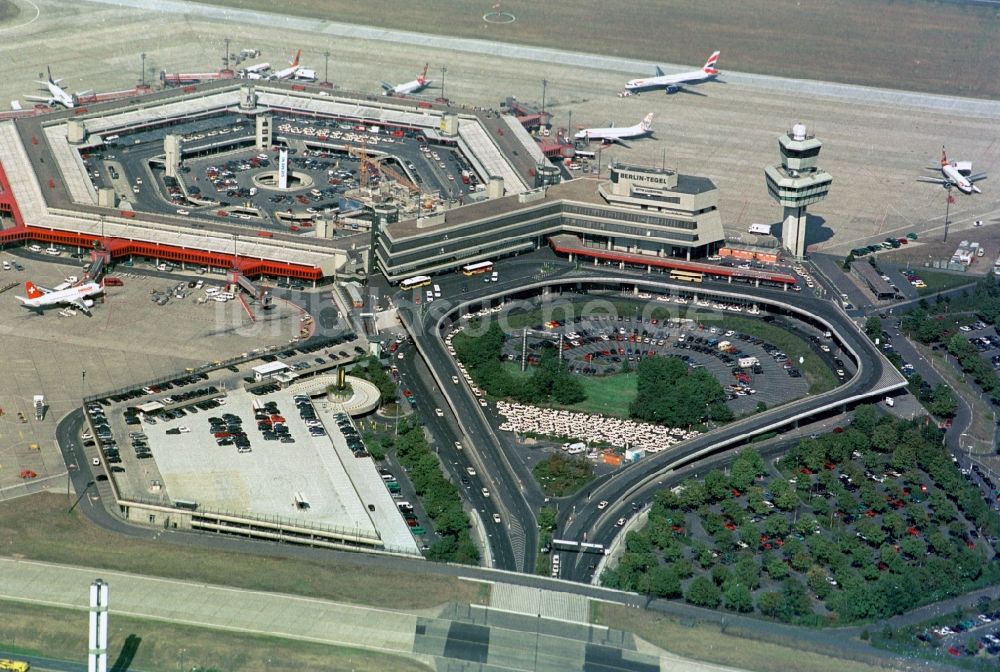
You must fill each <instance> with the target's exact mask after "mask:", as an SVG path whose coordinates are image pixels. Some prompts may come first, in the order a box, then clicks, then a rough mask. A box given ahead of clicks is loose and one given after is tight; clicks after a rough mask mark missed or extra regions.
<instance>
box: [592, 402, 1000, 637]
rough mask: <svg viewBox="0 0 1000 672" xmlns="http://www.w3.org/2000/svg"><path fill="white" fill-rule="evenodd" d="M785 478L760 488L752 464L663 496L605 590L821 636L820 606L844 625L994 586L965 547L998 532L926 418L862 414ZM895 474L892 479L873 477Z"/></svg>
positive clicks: (743, 457) (760, 466) (996, 574)
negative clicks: (813, 628)
mask: <svg viewBox="0 0 1000 672" xmlns="http://www.w3.org/2000/svg"><path fill="white" fill-rule="evenodd" d="M779 465H780V468H781V470H782V471H783V472H784V473H783V474H782V475H781V476H778V477H772V478H769V479H766V480H762V479H761V478H760V477H761V476H762V475H765V474H766V469H765V464H764V462H763V460H762V459H761V457H760V455H759V454H757V453H756V452H755V451H752V450H748V451H744V452H743V453H741V454H739V455H738V456H736V457H735V458H734V460H733V462H732V464H731V466H730V470H729V473H728V474H727V473H725V472H723V471H720V470H718V469H713V470H710V471H708V472H707V473H705V474H704V475H703V476H702V477H701V478H700V479H688V480H687V481H685V482H684V483H682V484H681V486H679V487H677V488H675V489H674V490H673V491H668V490H664V491H661V492H658V493H657V495H656V497H655V498H654V501H653V503H652V505H651V507H650V511H649V519H648V523H647V525H646V526H645V527H644V528H643V529H641V530H637V531H632V532H630V533H629V534H628V536H627V537H626V544H625V553H624V555H623V556H622V558H621V561H620V562H619V563H618V565H617V566H615V567H613V568H609V569H607V570H605V572H604V573H603V574H602V575H601V580H602V582H603V583H604V584H605V585H608V586H613V587H618V588H622V589H625V590H634V591H640V592H645V593H648V594H650V595H654V596H657V597H665V598H681V597H683V599H685V600H686V601H688V602H690V603H692V604H696V605H699V606H705V607H710V608H725V609H730V610H734V611H754V610H756V611H758V612H759V613H761V614H763V615H765V616H768V617H771V618H775V619H778V620H782V621H786V622H793V623H801V624H817V623H819V622H820V620H821V616H820V615H819V614H818V613H817V612H816V611H814V604H815V603H816V602H817V601H818V602H822V603H824V604H825V607H826V609H827V610H829V611H830V612H832V613H833V614H834V618H835V620H836V621H837V622H839V623H852V622H858V621H864V620H872V619H883V618H887V617H889V616H892V615H895V614H899V613H903V612H905V611H907V610H910V609H913V608H914V607H916V606H920V605H922V604H926V603H928V602H933V601H938V600H941V599H945V598H947V597H950V596H954V595H959V594H962V593H963V592H965V591H967V590H969V589H971V588H972V587H975V586H982V585H991V584H995V583H996V582H997V581H998V580H1000V565H998V563H995V562H992V563H991V562H988V561H987V557H986V554H985V553H984V552H983V549H982V547H981V545H980V544H972V547H971V548H970V547H969V543H970V541H969V540H970V537H969V536H968V535H969V530H970V528H976V529H978V530H979V532H980V536H981V538H982V537H985V538H993V537H996V536H1000V519H998V518H997V517H996V516H995V515H992V513H991V511H990V509H989V507H988V505H987V504H986V503H985V502H984V501H983V499H982V496H981V494H980V493H979V491H978V490H977V489H976V488H975V487H974V486H973V485H971V484H970V483H968V482H967V481H966V480H965V479H964V478H962V476H961V474H960V473H959V472H958V470H957V468H956V467H955V466H954V464H953V463H952V461H951V458H950V456H949V455H948V453H947V452H946V451H945V449H944V448H943V446H942V445H941V434H940V430H938V429H937V427H936V426H935V425H934V424H933V423H927V422H925V419H924V418H920V419H917V420H911V421H905V420H898V419H895V418H892V417H888V416H882V415H881V414H880V413H879V412H878V410H877V409H876V408H875V407H873V406H862V407H860V408H858V409H857V410H856V412H855V415H854V418H853V422H852V423H851V426H850V427H849V428H848V429H846V430H844V431H841V432H837V433H830V434H825V435H821V436H819V437H817V438H816V439H805V440H802V441H800V442H799V443H798V444H797V445H795V446H793V447H792V448H791V449H789V451H788V452H787V454H786V455H785V456H783V457H782V458H781V460H780V462H779ZM890 468H891V469H894V470H895V471H896V472H898V473H899V474H900V475H899V476H898V477H892V478H889V479H887V480H885V481H877V480H875V479H874V478H871V477H870V476H877V475H879V474H882V473H885V472H886V470H888V469H890Z"/></svg>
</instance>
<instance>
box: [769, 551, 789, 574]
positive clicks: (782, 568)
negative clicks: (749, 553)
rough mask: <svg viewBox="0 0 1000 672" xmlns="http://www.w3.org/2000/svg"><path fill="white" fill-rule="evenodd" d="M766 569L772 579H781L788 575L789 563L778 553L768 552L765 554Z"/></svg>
mask: <svg viewBox="0 0 1000 672" xmlns="http://www.w3.org/2000/svg"><path fill="white" fill-rule="evenodd" d="M764 569H766V570H767V575H768V576H769V577H771V580H772V581H781V580H782V579H784V578H786V577H787V576H788V565H786V564H785V561H784V560H782V559H781V556H780V555H778V554H777V553H768V554H767V555H766V556H764Z"/></svg>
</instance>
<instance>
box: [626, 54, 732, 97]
mask: <svg viewBox="0 0 1000 672" xmlns="http://www.w3.org/2000/svg"><path fill="white" fill-rule="evenodd" d="M720 53H721V52H718V51H716V52H714V53H713V54H712V55H711V56H709V57H708V60H707V61H705V65H704V66H703V67H702V69H701V70H692V71H691V72H682V73H680V74H679V75H665V74H663V69H662V68H660V66H656V75H655V76H654V77H646V78H643V79H633V80H630V81H629V82H628V83H627V84H625V90H624V91H623V92H622V94H623V95H626V96H631V95H634V94H636V93H639V92H640V91H650V90H652V89H663V90H664V92H665V93H677V92H678V91H683V92H685V93H694V91H689V90H688V89H685V88H684V84H701V83H703V82H707V81H710V80H713V79H715V78H716V77H718V76H719V74H720V73H719V71H718V70H717V69H716V67H715V64H716V63H717V62H718V61H719V54H720Z"/></svg>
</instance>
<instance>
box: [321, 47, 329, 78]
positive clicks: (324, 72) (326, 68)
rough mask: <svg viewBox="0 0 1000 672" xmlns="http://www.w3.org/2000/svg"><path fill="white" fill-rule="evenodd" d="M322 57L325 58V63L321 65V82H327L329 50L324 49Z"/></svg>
mask: <svg viewBox="0 0 1000 672" xmlns="http://www.w3.org/2000/svg"><path fill="white" fill-rule="evenodd" d="M323 58H325V59H326V63H325V65H324V66H323V83H324V84H329V83H330V52H329V51H324V52H323Z"/></svg>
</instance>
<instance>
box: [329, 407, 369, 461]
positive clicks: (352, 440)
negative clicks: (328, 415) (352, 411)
mask: <svg viewBox="0 0 1000 672" xmlns="http://www.w3.org/2000/svg"><path fill="white" fill-rule="evenodd" d="M336 421H337V427H338V428H339V429H340V433H341V434H343V435H344V439H345V440H346V441H347V447H348V448H350V449H351V452H352V453H354V457H368V451H367V450H366V449H365V444H364V442H363V441H362V440H361V435H360V434H358V430H356V429H355V428H354V425H353V424H352V423H351V419H350V418H349V417H348V416H347V414H346V413H338V414H337V416H336Z"/></svg>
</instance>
